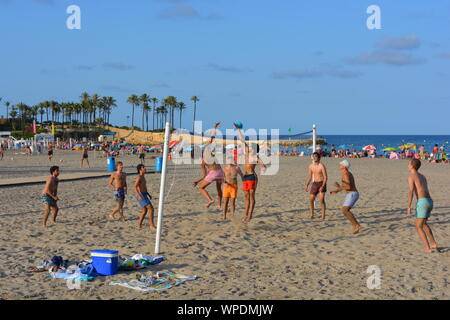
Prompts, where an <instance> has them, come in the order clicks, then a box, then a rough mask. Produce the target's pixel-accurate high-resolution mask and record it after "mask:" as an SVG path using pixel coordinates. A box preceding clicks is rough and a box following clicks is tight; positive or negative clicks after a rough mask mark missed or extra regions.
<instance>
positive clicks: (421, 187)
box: [408, 172, 431, 199]
mask: <svg viewBox="0 0 450 320" xmlns="http://www.w3.org/2000/svg"><path fill="white" fill-rule="evenodd" d="M408 179H409V180H410V182H411V183H413V184H414V193H415V195H416V197H417V199H421V198H428V199H431V196H430V191H429V190H428V182H427V178H425V176H424V175H422V174H420V173H418V172H416V173H414V174H411V175H410V176H409V178H408Z"/></svg>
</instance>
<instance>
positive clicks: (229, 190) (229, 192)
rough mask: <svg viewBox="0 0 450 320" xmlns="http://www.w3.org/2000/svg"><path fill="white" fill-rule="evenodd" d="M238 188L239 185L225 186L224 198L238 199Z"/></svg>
mask: <svg viewBox="0 0 450 320" xmlns="http://www.w3.org/2000/svg"><path fill="white" fill-rule="evenodd" d="M237 191H238V186H237V184H225V187H224V188H223V197H224V198H232V199H236V198H237Z"/></svg>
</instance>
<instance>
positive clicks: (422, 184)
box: [408, 159, 437, 253]
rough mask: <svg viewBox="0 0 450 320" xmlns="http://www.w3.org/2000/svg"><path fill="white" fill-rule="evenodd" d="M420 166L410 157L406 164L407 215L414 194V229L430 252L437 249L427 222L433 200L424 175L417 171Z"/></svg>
mask: <svg viewBox="0 0 450 320" xmlns="http://www.w3.org/2000/svg"><path fill="white" fill-rule="evenodd" d="M420 166H421V162H420V160H418V159H412V160H411V161H410V162H409V164H408V170H409V172H410V173H411V175H410V176H409V177H408V184H409V192H408V217H409V216H411V204H412V200H413V198H414V195H415V196H416V198H417V204H416V230H417V233H418V234H419V237H420V239H422V241H423V244H424V246H425V253H431V252H432V251H433V250H437V244H436V240H435V239H434V236H433V232H432V231H431V228H430V226H429V225H428V223H427V222H428V218H429V217H430V214H431V210H433V200H432V199H431V196H430V192H429V190H428V182H427V179H426V178H425V176H424V175H422V174H420V173H419V172H418V171H419V168H420ZM427 237H428V239H427ZM428 240H429V242H428ZM430 243H431V245H430Z"/></svg>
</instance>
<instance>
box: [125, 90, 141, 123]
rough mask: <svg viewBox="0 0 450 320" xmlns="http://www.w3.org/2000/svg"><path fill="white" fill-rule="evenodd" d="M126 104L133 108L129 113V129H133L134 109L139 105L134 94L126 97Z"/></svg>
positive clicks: (137, 98)
mask: <svg viewBox="0 0 450 320" xmlns="http://www.w3.org/2000/svg"><path fill="white" fill-rule="evenodd" d="M127 102H128V103H130V104H131V105H132V106H133V109H132V110H133V111H132V113H131V129H133V127H134V107H135V106H138V105H139V97H138V96H137V95H135V94H132V95H131V96H129V97H128V99H127Z"/></svg>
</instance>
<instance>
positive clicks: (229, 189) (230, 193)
mask: <svg viewBox="0 0 450 320" xmlns="http://www.w3.org/2000/svg"><path fill="white" fill-rule="evenodd" d="M227 160H228V164H227V165H226V166H225V167H224V168H223V173H224V175H225V181H224V185H225V186H224V188H223V199H224V207H223V220H226V219H227V212H228V202H229V201H230V199H231V206H230V209H231V215H232V216H234V212H235V210H236V198H237V194H238V185H237V176H238V175H240V176H241V178H242V177H243V174H242V171H241V168H239V166H238V165H237V164H235V163H234V159H233V157H230V158H227Z"/></svg>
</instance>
